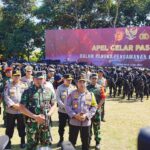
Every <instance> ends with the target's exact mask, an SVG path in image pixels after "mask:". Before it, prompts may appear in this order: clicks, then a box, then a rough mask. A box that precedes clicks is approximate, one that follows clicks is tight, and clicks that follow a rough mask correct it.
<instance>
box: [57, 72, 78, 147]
mask: <svg viewBox="0 0 150 150" xmlns="http://www.w3.org/2000/svg"><path fill="white" fill-rule="evenodd" d="M63 78H64V79H63V80H64V83H63V84H61V85H60V86H58V88H57V91H56V99H57V104H58V107H59V109H58V116H59V130H58V133H59V136H60V140H59V142H58V144H57V146H58V147H59V146H61V143H62V142H63V140H64V128H65V126H66V123H67V121H68V122H69V116H68V114H67V113H66V110H65V101H66V99H67V96H68V95H69V94H70V93H71V92H72V91H74V90H75V89H76V88H75V86H73V85H72V84H71V83H72V80H73V77H72V75H71V74H65V75H64V76H63Z"/></svg>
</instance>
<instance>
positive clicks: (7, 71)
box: [0, 67, 12, 127]
mask: <svg viewBox="0 0 150 150" xmlns="http://www.w3.org/2000/svg"><path fill="white" fill-rule="evenodd" d="M4 72H5V76H4V77H3V79H2V80H1V81H2V82H1V87H0V99H1V100H0V101H2V103H3V120H4V127H6V125H7V121H6V104H5V101H4V89H5V86H6V84H7V83H10V82H11V77H12V68H11V67H7V68H6V69H5V70H4Z"/></svg>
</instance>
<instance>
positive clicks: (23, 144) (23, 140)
mask: <svg viewBox="0 0 150 150" xmlns="http://www.w3.org/2000/svg"><path fill="white" fill-rule="evenodd" d="M25 147H26V144H25V137H22V138H21V143H20V148H22V149H23V148H25Z"/></svg>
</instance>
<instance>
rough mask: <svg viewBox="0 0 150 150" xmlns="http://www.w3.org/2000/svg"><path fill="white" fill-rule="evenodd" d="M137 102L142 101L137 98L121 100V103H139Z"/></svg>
mask: <svg viewBox="0 0 150 150" xmlns="http://www.w3.org/2000/svg"><path fill="white" fill-rule="evenodd" d="M137 102H140V101H139V100H136V99H130V100H127V99H122V100H120V101H119V103H137Z"/></svg>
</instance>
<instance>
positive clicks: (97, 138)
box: [90, 110, 101, 144]
mask: <svg viewBox="0 0 150 150" xmlns="http://www.w3.org/2000/svg"><path fill="white" fill-rule="evenodd" d="M100 122H101V111H100V110H97V111H96V113H95V115H94V116H93V118H92V124H91V138H92V128H93V131H94V136H95V141H96V143H97V144H99V143H100V141H101V132H100ZM91 138H90V139H91Z"/></svg>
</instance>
